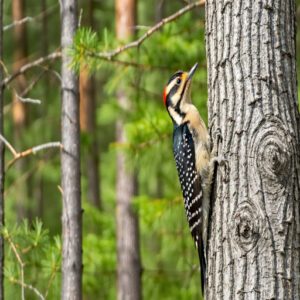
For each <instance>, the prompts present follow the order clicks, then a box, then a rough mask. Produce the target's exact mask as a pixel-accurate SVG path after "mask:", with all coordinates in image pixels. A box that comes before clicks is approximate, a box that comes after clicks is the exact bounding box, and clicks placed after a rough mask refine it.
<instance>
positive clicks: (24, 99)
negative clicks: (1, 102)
mask: <svg viewBox="0 0 300 300" xmlns="http://www.w3.org/2000/svg"><path fill="white" fill-rule="evenodd" d="M16 96H17V98H18V99H19V100H20V101H21V102H23V103H31V104H41V103H42V101H41V100H39V99H32V98H24V97H21V96H20V95H19V94H18V93H16Z"/></svg>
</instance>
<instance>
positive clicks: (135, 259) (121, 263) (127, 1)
mask: <svg viewBox="0 0 300 300" xmlns="http://www.w3.org/2000/svg"><path fill="white" fill-rule="evenodd" d="M135 13H136V2H135V0H116V31H117V37H118V39H120V40H124V39H127V40H128V39H129V38H130V37H131V36H132V35H133V33H134V26H135V18H136V16H135ZM117 97H118V103H119V105H120V107H121V108H122V109H124V110H126V109H128V108H129V105H130V103H129V99H128V96H127V95H126V91H125V88H124V86H123V87H122V86H121V85H120V88H119V90H118V91H117ZM116 130H117V132H116V138H117V142H118V143H125V142H126V136H125V129H124V123H123V120H121V117H120V118H119V120H118V122H117V128H116ZM116 188H117V215H116V218H117V256H118V266H117V268H118V274H117V276H118V280H117V281H118V287H117V289H118V300H139V299H141V263H140V249H139V227H138V217H137V215H136V213H135V212H134V211H133V207H132V198H133V196H134V194H135V189H136V182H135V179H134V176H133V174H132V173H129V172H128V170H127V168H126V157H125V155H124V153H118V155H117V186H116Z"/></svg>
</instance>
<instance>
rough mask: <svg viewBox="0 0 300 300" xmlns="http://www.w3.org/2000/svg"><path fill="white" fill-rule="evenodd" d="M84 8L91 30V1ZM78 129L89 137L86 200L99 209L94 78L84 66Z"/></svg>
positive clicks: (82, 67) (92, 6)
mask: <svg viewBox="0 0 300 300" xmlns="http://www.w3.org/2000/svg"><path fill="white" fill-rule="evenodd" d="M86 8H87V13H86V14H85V15H84V16H83V24H84V26H89V27H91V28H93V27H94V20H93V12H94V5H93V0H89V1H88V2H87V5H86ZM80 129H81V131H82V132H83V134H87V135H88V136H89V139H88V141H89V142H88V147H87V151H85V152H84V153H85V155H86V158H85V159H84V161H85V168H84V172H86V175H87V183H88V187H87V198H88V200H89V201H90V202H91V203H92V204H94V205H95V206H96V207H98V208H100V207H101V197H100V177H99V161H100V151H99V147H98V142H97V125H96V94H95V78H94V76H92V75H89V73H88V70H87V68H86V66H84V65H83V66H81V70H80Z"/></svg>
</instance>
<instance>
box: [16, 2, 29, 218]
mask: <svg viewBox="0 0 300 300" xmlns="http://www.w3.org/2000/svg"><path fill="white" fill-rule="evenodd" d="M12 16H13V20H14V21H19V20H22V19H23V18H24V17H25V1H24V0H14V1H12ZM13 41H14V63H13V72H16V71H17V70H19V69H20V68H21V67H22V66H23V65H24V64H25V63H26V60H27V30H26V23H24V24H20V25H18V26H14V30H13ZM14 88H15V91H16V92H17V93H18V94H19V95H22V91H23V90H24V89H25V88H26V79H25V76H24V75H21V76H18V78H17V79H16V80H15V82H14ZM12 116H13V123H14V146H15V147H16V148H17V149H20V148H21V144H22V143H21V141H22V140H23V137H22V135H23V134H24V132H23V131H24V128H25V126H26V121H27V111H26V106H25V104H24V103H23V102H22V101H20V99H18V97H17V95H16V93H15V92H13V102H12ZM26 165H27V162H26V161H25V160H19V161H18V162H17V163H16V168H17V170H18V171H19V173H21V174H22V173H23V172H24V170H26V169H27V167H26ZM25 195H28V193H27V185H26V183H24V182H22V183H19V186H18V189H17V190H16V211H17V218H18V220H19V221H20V220H22V219H23V218H24V217H25V216H26V204H27V203H26V196H25Z"/></svg>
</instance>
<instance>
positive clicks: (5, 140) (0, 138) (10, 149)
mask: <svg viewBox="0 0 300 300" xmlns="http://www.w3.org/2000/svg"><path fill="white" fill-rule="evenodd" d="M0 140H1V141H2V142H3V143H4V144H5V146H6V147H7V148H8V149H9V151H10V152H11V153H12V155H13V156H14V157H16V156H17V155H18V152H17V151H16V150H15V148H14V147H13V146H12V145H11V144H10V143H9V141H8V140H7V139H6V138H5V137H4V136H3V135H2V134H0Z"/></svg>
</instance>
